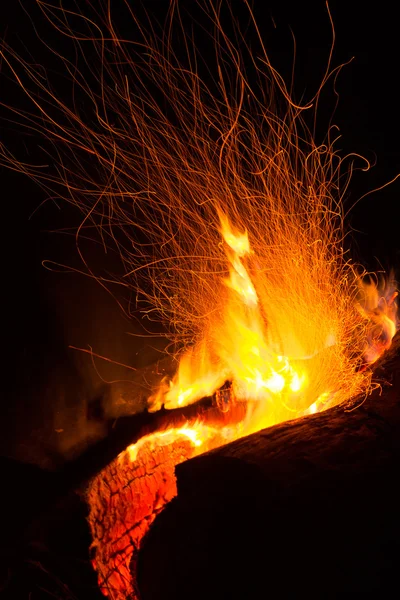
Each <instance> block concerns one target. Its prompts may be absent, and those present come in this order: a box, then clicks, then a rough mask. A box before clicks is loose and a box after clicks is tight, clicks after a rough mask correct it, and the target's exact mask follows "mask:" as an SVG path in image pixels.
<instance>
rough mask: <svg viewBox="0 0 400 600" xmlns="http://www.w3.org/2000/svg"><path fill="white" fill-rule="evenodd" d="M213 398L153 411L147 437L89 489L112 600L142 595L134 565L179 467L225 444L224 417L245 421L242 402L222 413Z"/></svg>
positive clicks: (102, 575)
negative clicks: (131, 571)
mask: <svg viewBox="0 0 400 600" xmlns="http://www.w3.org/2000/svg"><path fill="white" fill-rule="evenodd" d="M210 402H211V399H208V400H207V399H206V400H205V401H204V402H203V403H202V405H199V406H197V407H195V406H191V407H186V408H184V409H181V410H177V411H172V412H169V413H168V416H166V415H165V414H164V413H162V415H155V414H152V415H150V416H149V417H150V418H151V419H152V425H153V426H152V428H148V430H147V432H146V433H147V435H143V434H144V431H142V436H141V437H140V438H138V437H136V440H137V441H136V440H135V441H136V443H134V444H131V445H130V446H128V448H127V449H126V451H124V452H122V453H121V454H120V455H119V456H118V457H117V458H115V459H114V460H113V461H112V462H111V463H110V464H109V465H108V466H107V467H105V468H104V469H103V470H102V471H101V472H100V473H99V474H98V475H96V476H95V477H94V478H93V479H92V480H91V482H90V484H89V486H88V488H87V493H86V497H87V502H88V504H89V507H90V512H89V525H90V529H91V533H92V539H93V543H92V546H91V552H92V564H93V567H94V568H95V570H96V571H97V573H98V581H99V586H100V589H101V590H102V592H103V593H104V594H105V595H106V596H109V597H110V598H112V599H113V600H125V599H126V598H127V597H129V598H130V599H136V598H137V597H138V596H137V589H136V586H135V580H132V578H131V576H130V566H131V563H132V562H133V563H135V562H136V557H137V553H138V550H139V547H140V544H141V540H142V538H143V537H144V535H145V533H146V532H147V531H148V529H149V527H150V525H151V523H152V522H153V521H154V519H155V518H156V516H157V514H158V513H159V512H160V511H161V510H162V509H163V508H164V506H165V505H166V504H167V503H168V502H169V501H170V500H171V499H172V498H173V497H174V496H175V495H176V479H175V466H176V465H177V464H179V463H181V462H183V461H185V460H188V459H190V458H192V457H193V456H196V455H197V454H199V453H201V452H204V451H206V450H207V449H209V448H214V447H217V446H220V445H221V444H223V443H224V441H225V440H224V437H223V431H224V428H223V425H224V424H225V421H226V420H229V422H230V423H234V422H235V421H238V420H239V421H241V420H242V419H243V416H244V411H243V406H242V405H238V406H236V407H234V408H232V409H231V410H229V411H226V412H225V413H223V412H221V411H220V410H219V409H218V408H217V407H214V406H213V405H211V406H210ZM202 421H204V424H203V423H202ZM205 423H208V424H205ZM132 439H133V438H132Z"/></svg>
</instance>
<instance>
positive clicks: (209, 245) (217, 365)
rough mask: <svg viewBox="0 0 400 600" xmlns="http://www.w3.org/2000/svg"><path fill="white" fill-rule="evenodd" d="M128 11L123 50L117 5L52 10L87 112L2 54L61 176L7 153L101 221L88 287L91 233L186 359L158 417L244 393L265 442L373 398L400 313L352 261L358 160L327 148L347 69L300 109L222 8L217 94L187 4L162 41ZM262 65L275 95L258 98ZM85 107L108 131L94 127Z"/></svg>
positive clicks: (25, 64)
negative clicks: (274, 431)
mask: <svg viewBox="0 0 400 600" xmlns="http://www.w3.org/2000/svg"><path fill="white" fill-rule="evenodd" d="M122 4H123V6H125V7H126V8H127V9H128V13H129V15H130V16H131V17H132V18H133V21H132V27H134V28H135V36H136V37H135V42H134V43H132V41H131V40H127V39H125V38H124V37H123V36H118V34H117V32H116V28H115V24H114V23H113V20H112V10H111V5H105V6H104V11H103V12H102V13H101V14H91V15H90V16H85V15H83V14H79V13H77V12H74V11H67V10H65V9H63V8H62V6H61V5H60V6H58V7H57V6H55V5H54V6H53V5H49V4H47V3H45V2H42V1H41V0H38V6H39V7H40V9H41V10H42V12H43V13H44V15H45V17H46V18H47V20H48V21H49V22H50V23H51V24H53V26H54V27H55V29H56V30H57V31H58V33H59V34H60V35H61V36H64V37H63V39H64V41H65V44H66V45H67V44H68V43H69V41H70V42H71V43H72V48H73V56H75V54H76V51H77V50H80V51H82V53H83V60H82V62H81V64H82V69H83V70H82V72H80V71H79V64H78V65H76V66H75V65H74V68H73V69H72V68H71V63H70V59H69V57H68V54H67V53H66V55H63V54H62V53H61V52H62V51H61V50H58V51H56V50H55V49H53V51H52V54H51V56H52V60H55V57H57V58H58V59H59V61H60V72H64V71H65V72H67V73H69V74H70V75H71V77H72V78H73V85H72V87H73V91H74V93H73V94H72V95H71V101H70V102H69V100H68V99H67V98H66V96H65V95H64V96H61V97H59V96H57V94H56V93H55V92H54V91H53V90H54V89H55V87H54V86H53V85H52V84H51V82H50V81H46V79H45V77H44V76H43V73H42V72H40V73H38V72H35V71H34V69H33V67H32V62H31V61H30V60H29V58H27V59H26V60H24V58H23V57H21V56H18V55H17V54H16V52H15V51H13V49H11V48H9V47H8V46H7V44H6V42H3V43H2V47H1V49H0V55H1V57H2V60H3V68H6V69H8V71H9V74H10V76H12V77H13V78H14V80H15V81H16V82H17V83H18V85H20V86H21V88H22V90H23V91H24V92H25V94H26V96H27V97H28V99H29V100H30V101H31V106H32V114H27V113H26V111H24V110H21V111H18V109H17V108H14V107H11V108H10V110H11V111H12V112H13V119H14V120H15V119H16V118H17V119H18V118H19V119H20V121H21V122H22V123H24V124H25V125H26V127H27V128H29V129H34V130H35V131H36V132H37V133H41V134H42V135H43V136H44V137H45V138H46V139H47V140H49V141H50V144H52V145H54V146H55V147H56V150H57V151H56V152H53V151H52V150H53V148H52V147H51V150H50V153H51V157H52V161H56V163H57V160H58V161H59V162H58V164H56V168H55V170H54V171H53V172H46V171H44V170H43V168H41V167H40V166H37V167H35V166H34V165H29V164H24V163H22V162H21V161H18V160H17V158H15V157H13V156H12V155H11V154H10V152H9V151H8V149H7V148H5V147H4V146H2V145H0V162H1V163H3V164H6V165H7V166H8V167H11V168H13V169H17V170H19V171H22V172H25V173H27V174H28V175H29V176H31V177H32V178H34V179H36V180H37V181H39V183H41V185H43V186H44V187H45V188H46V189H47V190H50V191H51V190H52V189H53V188H55V189H56V190H57V195H58V192H59V185H60V184H62V185H64V186H65V190H66V194H65V197H66V200H67V201H69V202H71V203H72V204H74V205H75V206H77V207H78V209H79V211H81V213H82V214H83V215H84V217H83V221H82V224H81V226H80V227H79V230H78V232H77V235H76V240H77V247H78V251H79V254H80V256H81V258H82V260H83V262H84V265H85V267H86V270H87V273H88V274H89V275H90V276H93V277H96V275H95V274H94V273H93V271H92V270H91V268H90V265H89V264H88V262H87V261H86V259H85V255H84V252H83V249H82V247H81V246H80V239H81V237H83V238H85V235H86V229H87V230H89V231H90V232H91V235H94V236H96V232H97V234H98V237H97V238H96V241H99V242H100V243H101V244H102V245H103V246H106V241H105V240H106V239H107V240H108V242H107V246H111V249H112V250H113V251H115V252H116V253H117V254H118V255H119V256H120V257H121V263H122V265H123V268H124V275H123V276H122V278H121V277H120V276H117V275H115V276H113V275H110V274H108V275H107V276H104V275H103V276H98V277H97V279H98V280H99V282H100V284H101V285H102V286H103V287H106V288H109V287H111V286H112V285H113V284H115V283H118V284H119V285H122V286H124V287H125V288H126V289H128V290H133V293H135V294H136V301H137V304H140V302H141V303H142V306H143V313H144V315H145V316H146V317H147V318H149V319H152V318H154V319H159V320H160V321H161V322H162V323H163V325H164V326H165V328H166V330H167V331H168V333H167V334H166V336H167V337H168V339H169V341H171V342H172V343H173V344H175V347H179V348H181V351H180V353H179V360H178V367H177V373H176V375H175V377H173V379H172V380H171V381H169V380H166V381H164V382H163V384H162V386H161V387H160V388H159V389H158V390H156V391H155V392H154V394H153V396H152V397H151V398H150V408H151V409H152V410H157V409H158V408H160V407H161V406H162V405H165V407H167V408H174V407H177V406H184V405H186V404H189V403H192V402H195V401H196V400H198V399H200V398H201V397H203V396H209V395H212V394H214V393H215V392H216V391H217V390H218V389H219V388H220V387H221V386H222V385H223V384H224V383H225V382H227V381H228V382H231V384H232V386H233V395H234V396H235V398H236V399H237V400H239V401H242V402H247V403H248V405H249V410H248V417H247V422H248V430H253V429H254V428H255V427H261V426H266V425H271V424H273V423H276V422H278V421H280V420H284V419H287V418H291V417H295V416H298V415H302V414H304V413H305V412H307V411H313V410H321V408H327V407H328V406H331V405H332V404H334V403H338V402H342V401H343V400H345V399H346V398H349V397H351V396H354V395H355V394H358V393H361V392H366V391H367V390H368V389H369V386H370V383H371V375H370V373H369V372H368V370H366V369H362V368H361V367H362V366H363V364H364V363H370V362H373V361H375V360H376V359H377V357H378V356H379V355H380V354H381V353H382V352H383V351H384V350H385V349H386V348H387V347H388V346H389V345H390V342H391V339H392V337H393V334H394V332H395V331H396V329H397V317H396V310H397V307H396V302H395V291H394V288H393V289H392V288H390V290H389V291H388V290H386V292H385V293H383V294H381V293H380V291H379V289H378V286H376V285H375V286H374V285H372V284H371V287H368V286H367V287H366V286H365V285H363V284H362V282H361V277H360V271H361V269H360V268H359V267H358V266H357V265H353V264H352V263H351V262H350V260H349V259H348V258H347V255H346V252H345V249H344V248H343V245H344V244H343V240H344V225H343V207H342V203H341V199H342V197H341V194H342V193H343V191H341V190H345V189H346V187H347V184H348V181H347V182H346V184H345V185H344V186H341V185H340V183H341V178H340V174H341V168H342V163H343V160H344V159H341V158H339V157H338V155H337V153H336V150H335V140H334V139H332V131H333V130H330V131H329V132H328V134H327V136H326V138H325V139H323V140H321V141H320V142H318V141H317V140H316V139H314V138H313V136H312V135H311V133H310V126H311V124H312V126H314V119H315V117H316V114H315V112H314V113H313V108H312V107H313V106H314V107H316V106H317V105H318V99H319V95H320V93H321V90H322V89H323V87H324V85H325V84H326V83H327V81H328V80H329V77H330V75H331V74H332V73H333V70H332V71H331V70H330V69H331V67H330V59H329V62H328V65H327V69H326V74H325V76H324V78H323V80H322V81H321V86H320V88H319V89H318V90H317V92H316V95H315V96H314V97H313V98H310V99H309V102H308V103H304V104H303V105H299V104H298V103H296V102H295V101H294V99H293V98H292V97H291V95H290V93H289V90H288V89H287V87H286V85H285V82H284V81H283V79H282V77H281V76H280V75H279V74H278V73H277V72H276V70H275V69H274V67H273V66H272V65H271V63H270V60H269V57H268V54H267V52H266V50H265V46H264V43H263V40H262V37H261V35H260V31H259V29H258V27H257V24H256V23H255V22H254V19H253V15H252V13H251V11H250V13H249V16H250V20H252V24H253V30H254V44H253V47H252V49H251V50H250V48H249V47H248V45H247V43H246V36H245V34H244V32H242V31H241V29H240V25H238V24H236V25H234V28H235V34H236V40H237V46H235V43H234V42H233V40H231V39H229V37H228V35H227V33H226V31H225V30H224V27H223V25H222V22H221V19H220V13H219V8H217V7H216V5H214V3H213V2H205V3H204V7H203V8H204V18H206V19H209V24H211V25H212V27H213V28H214V31H215V50H216V53H215V57H216V65H215V72H214V74H213V77H214V80H212V79H213V78H212V77H211V78H210V76H209V75H210V73H209V69H210V65H208V64H204V60H203V59H202V56H201V52H199V51H197V49H196V47H195V45H194V43H186V44H184V45H183V47H182V48H183V50H182V52H180V54H179V56H178V55H177V54H176V53H175V52H174V48H173V47H172V46H171V40H172V37H173V36H172V33H171V32H172V31H175V28H177V29H178V30H180V31H179V33H181V34H182V35H183V36H184V37H185V26H184V24H183V22H182V21H181V20H180V16H179V11H178V9H177V4H176V3H175V2H172V3H171V10H170V13H169V15H168V19H169V21H168V24H165V27H164V28H161V29H160V30H159V31H158V33H157V32H156V27H155V25H154V23H152V22H149V24H148V27H147V29H146V27H145V26H144V25H143V24H142V23H139V22H138V20H137V19H136V18H135V16H134V15H133V14H132V12H131V10H130V7H129V4H128V3H126V2H123V3H122ZM246 5H247V4H246ZM218 6H219V5H218ZM249 10H250V9H249ZM99 11H101V9H100V8H99ZM328 14H329V11H328ZM329 17H330V15H329ZM77 23H78V25H77ZM74 27H77V29H76V30H74ZM185 39H186V40H187V38H185ZM187 41H188V40H187ZM191 41H192V40H191ZM88 45H93V46H94V50H95V51H94V52H93V53H92V55H93V62H92V61H87V60H86V59H85V54H84V46H85V47H86V46H88ZM331 55H332V53H331V54H330V57H331ZM96 59H98V61H99V62H98V64H95V61H96ZM246 62H248V64H250V65H253V66H255V67H256V69H255V70H256V72H257V74H258V75H257V77H259V80H258V79H257V80H256V81H251V80H250V77H249V76H248V75H247V74H246V70H245V68H244V65H245V64H246ZM204 66H205V69H204ZM100 73H101V75H99V74H100ZM232 73H234V74H235V77H234V83H233V82H232V77H231V76H232ZM49 77H50V75H49ZM89 81H90V82H91V83H89ZM106 82H111V83H112V85H107V84H106ZM78 90H80V91H81V92H82V98H85V99H86V100H87V101H88V111H89V113H90V115H91V118H87V119H83V118H82V116H81V113H80V112H79V110H78V109H77V107H78V106H79V102H77V101H76V93H77V91H78ZM149 90H153V91H154V94H153V93H151V92H150V91H149ZM63 98H64V99H63ZM278 106H279V109H278V108H277V107H278ZM309 119H311V120H309ZM94 163H95V165H96V166H95V168H94V170H93V168H92V166H90V167H87V165H88V164H90V165H93V164H94ZM221 235H222V239H221ZM360 290H361V292H362V293H361V296H362V298H361V299H360V297H359V296H360ZM321 398H322V399H323V400H322V401H321Z"/></svg>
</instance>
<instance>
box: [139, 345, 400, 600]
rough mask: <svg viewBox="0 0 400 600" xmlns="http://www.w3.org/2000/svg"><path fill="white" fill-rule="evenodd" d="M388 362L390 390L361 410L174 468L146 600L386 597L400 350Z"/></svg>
mask: <svg viewBox="0 0 400 600" xmlns="http://www.w3.org/2000/svg"><path fill="white" fill-rule="evenodd" d="M396 345H397V347H398V343H397V344H396ZM391 356H392V358H391V357H390V356H389V357H388V360H387V361H386V362H385V363H383V365H381V366H380V367H379V368H378V369H377V371H376V373H375V376H376V378H378V379H380V380H381V381H383V380H386V381H388V379H390V383H391V385H390V386H386V385H385V386H384V387H383V392H382V393H380V392H381V390H378V389H377V390H375V392H373V393H372V395H371V396H370V397H368V398H367V399H366V401H365V402H364V404H363V405H362V406H360V407H358V408H357V409H356V410H350V409H351V408H354V405H353V406H350V405H347V407H343V406H341V407H335V408H333V409H331V410H328V411H326V412H324V413H321V414H318V415H312V416H309V417H306V418H304V419H300V420H297V421H292V422H289V423H283V424H281V425H277V426H275V427H273V428H271V429H269V430H264V431H262V432H259V433H256V434H253V435H252V436H249V437H247V438H243V439H241V440H238V441H236V442H233V443H231V444H229V445H226V446H224V447H222V448H219V449H217V450H213V451H212V452H209V453H207V454H203V455H202V456H199V457H196V458H194V459H193V460H190V461H187V462H184V463H182V464H180V465H179V466H177V468H176V475H177V488H178V495H177V497H176V498H174V499H173V500H172V501H171V503H170V504H169V505H168V506H166V508H165V509H164V511H163V512H162V513H161V514H160V515H159V516H158V517H157V519H156V520H155V522H154V523H153V525H152V527H151V529H150V531H149V533H148V534H147V536H146V538H145V539H144V541H143V545H142V549H141V551H140V553H139V559H138V564H137V571H135V572H133V573H132V575H133V577H134V578H136V579H137V582H138V586H139V590H140V594H141V599H142V600H181V599H182V600H183V599H185V600H187V599H188V598H190V600H200V599H201V600H204V599H205V598H206V599H207V600H216V599H217V598H218V599H219V600H220V599H221V598H229V600H236V599H240V600H243V599H246V600H252V599H253V598H254V599H257V600H259V598H262V597H269V598H288V599H289V598H300V597H307V598H315V599H317V598H318V599H320V598H324V599H326V598H355V597H357V598H358V597H362V598H378V597H390V596H391V595H392V594H393V591H392V590H395V589H397V590H398V562H399V558H400V541H399V540H400V518H399V510H398V506H399V503H400V491H399V489H398V488H399V486H398V482H397V473H398V468H399V464H400V443H399V440H400V402H399V389H400V364H399V352H398V349H397V351H394V352H393V353H391ZM398 593H399V591H397V594H398Z"/></svg>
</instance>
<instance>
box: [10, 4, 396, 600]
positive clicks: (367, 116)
mask: <svg viewBox="0 0 400 600" xmlns="http://www.w3.org/2000/svg"><path fill="white" fill-rule="evenodd" d="M65 4H66V5H67V3H65ZM68 4H70V5H71V6H72V5H73V3H68ZM86 4H90V3H87V2H86V0H85V1H83V2H78V1H77V2H76V5H79V10H81V11H83V12H84V11H85V5H86ZM112 4H115V5H116V4H118V0H112ZM131 4H132V6H134V5H135V4H136V2H135V1H133V0H132V2H131ZM181 4H182V6H191V4H192V2H191V0H181ZM193 4H194V3H193ZM144 5H145V6H146V8H147V10H148V11H149V12H150V13H151V14H153V15H154V17H155V18H158V19H160V20H161V19H162V18H163V15H164V14H165V9H166V7H167V6H168V1H167V0H160V1H157V0H149V1H148V2H144ZM252 6H253V8H254V15H255V18H256V20H257V22H258V24H259V26H260V30H261V31H262V33H263V35H264V40H265V45H266V47H267V49H268V51H269V52H270V57H271V61H272V63H273V64H274V65H275V66H276V68H277V70H278V71H279V72H281V73H282V74H283V75H284V77H286V78H287V77H288V76H290V73H291V69H292V63H293V38H292V32H293V35H294V37H295V39H296V67H295V76H294V78H295V96H296V97H297V98H301V97H302V95H303V93H304V94H305V95H306V96H307V95H309V93H310V91H315V89H316V87H317V85H318V83H319V82H320V78H321V75H322V74H323V71H324V68H325V67H326V61H327V58H328V55H329V49H330V44H331V29H330V23H329V18H328V13H327V10H326V6H325V3H324V2H323V1H322V0H319V1H314V0H312V1H308V2H292V1H290V0H280V1H276V0H273V1H269V0H253V2H252ZM232 7H233V13H234V14H235V13H236V12H237V14H238V15H239V19H241V18H242V16H243V15H244V14H245V13H244V12H243V6H242V3H241V2H240V0H232ZM138 10H139V9H138ZM330 10H331V14H332V19H333V22H334V26H335V33H336V43H335V48H334V53H333V59H332V65H333V66H336V65H339V64H341V63H347V62H348V63H349V64H347V65H346V66H345V67H344V68H343V69H342V71H341V73H340V76H339V78H338V80H337V83H336V91H337V93H338V96H339V101H338V106H337V108H336V110H335V111H334V108H335V102H336V97H335V95H334V94H333V92H332V87H330V86H329V85H328V87H327V91H326V92H324V93H323V94H322V97H321V105H320V110H319V118H320V121H319V122H320V125H319V127H320V129H321V133H323V131H324V127H326V124H327V123H329V120H330V118H331V117H332V113H333V111H334V114H333V118H332V121H333V123H335V124H336V125H337V126H338V128H339V130H340V133H341V136H342V137H341V139H340V140H339V142H338V144H337V147H338V149H340V150H341V153H342V154H346V153H349V152H354V153H357V154H360V155H363V156H365V157H366V158H367V159H368V160H369V161H370V162H371V163H372V164H373V165H374V166H373V167H372V168H371V169H370V170H369V171H368V172H363V171H361V170H358V171H357V172H356V173H355V174H354V177H353V181H352V183H351V184H350V187H349V189H348V192H347V194H346V197H345V203H346V207H348V208H350V207H351V206H352V205H353V204H356V203H357V201H358V200H359V199H360V198H362V197H363V196H364V195H366V194H367V195H366V196H365V198H363V199H362V200H361V201H360V202H358V203H357V204H356V206H355V208H354V209H353V210H352V211H351V213H350V215H349V218H348V221H347V228H348V230H351V229H353V230H354V231H353V234H352V236H351V242H350V244H349V246H350V251H351V254H352V257H353V258H354V259H355V260H356V261H359V262H361V263H363V264H364V266H365V267H366V268H367V269H370V270H386V271H387V270H390V269H391V268H393V269H394V270H395V272H396V273H397V275H398V276H400V275H399V272H400V241H399V220H400V203H399V200H398V199H399V195H400V179H399V180H398V181H396V182H394V183H393V184H392V185H390V186H388V187H385V189H382V190H380V191H378V192H376V193H371V194H368V192H370V191H372V190H374V189H376V188H380V187H382V186H384V185H385V184H386V183H387V182H389V181H390V180H392V179H394V178H395V176H396V175H397V173H400V145H399V140H400V117H399V96H398V72H399V62H400V43H399V31H398V15H397V6H396V3H393V2H390V1H389V0H383V1H382V2H379V3H376V2H375V3H365V2H361V1H359V0H355V1H353V2H341V1H339V0H333V1H332V2H330ZM28 13H29V15H31V18H30V17H29V16H28ZM115 15H116V21H117V24H118V10H116V11H115ZM120 25H121V27H125V29H126V27H127V25H126V23H125V22H121V23H120ZM34 26H35V27H37V31H38V32H39V33H40V35H42V36H43V35H45V33H46V32H47V34H48V35H49V36H53V37H54V36H55V34H54V32H50V30H49V28H48V27H47V25H46V24H45V22H44V19H43V17H42V16H41V14H40V11H39V10H38V9H37V7H36V6H35V2H34V1H33V0H21V3H19V2H17V1H16V0H15V1H13V0H9V1H8V2H5V1H3V2H1V3H0V35H1V36H2V38H3V39H6V41H7V42H8V43H9V44H10V45H11V46H13V47H15V48H17V49H19V48H22V47H25V48H26V49H28V51H29V52H30V53H31V55H32V56H33V57H34V58H35V60H36V61H37V62H38V64H39V65H40V66H41V67H43V68H44V69H46V68H48V67H47V63H46V61H47V60H48V57H49V54H48V53H46V52H45V51H44V50H43V46H42V44H41V43H40V42H39V41H38V40H37V38H36V35H35V31H34ZM56 43H59V42H56ZM351 59H352V60H351ZM50 68H51V67H50ZM60 93H63V90H62V86H61V89H60ZM14 101H15V102H17V103H19V102H21V101H22V102H23V100H21V96H20V93H19V92H18V91H17V90H16V88H15V86H13V85H11V84H10V82H9V80H8V72H7V69H6V68H5V67H4V65H1V63H0V102H2V103H5V104H13V103H14ZM9 117H10V115H9V113H8V112H7V110H6V109H5V108H3V107H1V106H0V136H1V139H2V141H3V142H4V143H5V144H6V145H8V146H9V147H11V148H12V149H13V150H15V151H16V152H18V153H19V155H20V156H21V158H27V160H29V156H30V155H31V153H32V152H34V151H35V144H38V145H39V144H40V141H39V140H35V141H34V143H33V142H32V138H30V139H27V138H26V133H24V130H23V129H22V128H21V127H18V126H17V125H13V124H12V123H10V122H9V121H7V119H9ZM38 152H40V150H38ZM24 153H25V154H24ZM356 165H359V166H360V167H362V166H363V163H362V161H361V160H360V161H359V162H357V163H356ZM0 177H1V199H2V204H1V206H2V211H1V218H2V223H3V227H2V236H1V237H2V242H3V251H2V257H3V260H2V300H3V310H2V315H3V332H5V335H3V373H4V377H3V398H2V403H1V417H0V423H1V431H0V440H1V442H0V446H1V447H0V452H1V456H2V457H4V459H3V460H4V461H5V462H4V464H5V465H6V467H7V465H8V461H11V460H14V459H15V460H17V461H18V462H26V463H30V464H33V465H36V466H38V467H40V468H44V469H50V470H57V469H58V468H59V467H60V466H61V465H62V464H63V463H64V462H65V461H66V460H69V459H70V458H73V457H75V456H76V455H77V454H79V452H81V451H82V450H83V449H85V448H87V447H88V446H90V444H91V443H92V441H93V440H97V439H100V438H101V437H103V436H104V435H106V433H107V427H106V426H105V425H104V422H102V416H101V414H100V416H99V415H98V416H97V417H93V415H91V412H90V406H91V404H92V403H93V402H94V401H95V400H97V399H98V398H99V396H101V395H102V394H103V393H104V389H105V383H104V381H110V380H115V379H129V377H130V372H129V371H128V370H127V369H124V368H123V367H116V366H113V365H110V364H109V363H106V362H104V361H103V362H101V361H100V362H99V363H96V366H97V367H98V368H99V369H100V375H101V377H99V375H98V374H96V372H95V371H94V369H93V366H92V363H91V361H90V359H88V358H87V356H85V355H82V354H79V353H77V352H76V351H73V350H70V349H69V348H68V346H69V345H74V346H77V347H85V348H87V347H89V346H90V347H92V348H93V350H94V351H95V352H96V353H98V354H100V355H103V356H108V357H110V358H112V359H114V360H115V361H118V362H120V363H123V364H128V365H133V366H136V367H142V366H146V365H148V364H150V363H151V362H153V361H154V360H157V358H159V356H160V349H161V348H162V340H160V339H141V340H140V339H139V340H138V338H135V337H132V336H130V335H128V334H129V333H139V332H141V331H142V329H141V326H140V323H139V322H137V321H130V320H129V319H128V318H127V317H125V316H124V315H123V314H122V313H121V310H120V309H119V307H118V305H117V303H116V302H115V301H114V300H113V299H112V298H111V297H110V296H109V295H108V294H107V293H106V292H105V291H104V290H102V289H101V288H100V287H99V286H98V285H97V284H96V283H94V282H93V281H91V280H90V279H88V278H85V277H83V276H79V275H78V274H76V273H70V272H66V271H58V272H57V271H51V270H49V269H45V268H44V267H43V266H42V261H44V260H50V261H54V262H57V263H61V264H69V265H74V266H76V267H79V259H78V257H77V256H76V253H75V248H74V240H73V238H71V236H68V235H65V234H61V233H57V232H56V231H57V230H61V229H63V228H65V227H68V226H71V225H74V224H75V225H76V223H77V219H78V216H77V215H76V214H75V213H74V212H73V211H71V209H69V208H67V207H64V206H61V205H59V206H57V205H56V204H55V203H54V202H51V201H48V202H45V200H46V196H45V194H44V192H43V191H42V190H40V189H39V188H38V186H37V185H35V184H34V183H33V182H32V181H30V180H29V179H27V178H26V177H25V176H23V175H22V174H19V173H14V172H11V171H8V170H7V169H6V168H0ZM42 203H44V204H43V205H42ZM41 205H42V206H41ZM103 259H104V260H105V258H104V257H103ZM95 260H96V261H99V263H100V262H101V260H102V257H101V256H98V257H96V258H95ZM107 260H108V259H107ZM100 268H103V266H100ZM116 294H118V291H117V290H116ZM7 468H8V467H7ZM10 472H11V471H10ZM37 597H39V596H37ZM46 597H47V596H46Z"/></svg>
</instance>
